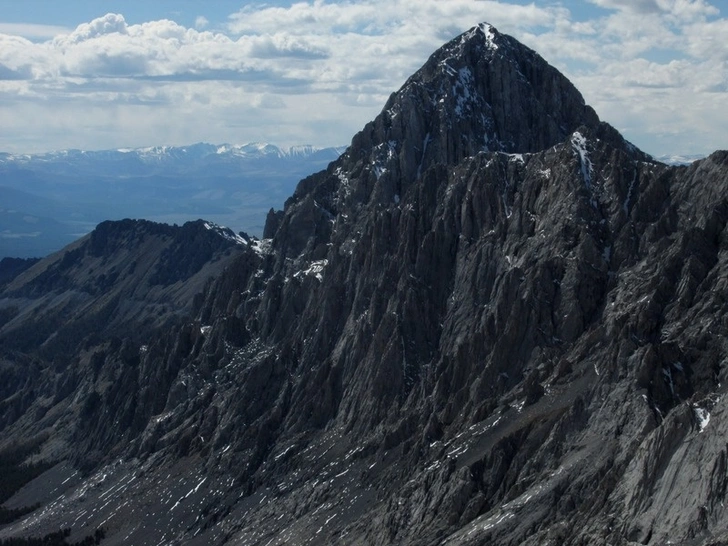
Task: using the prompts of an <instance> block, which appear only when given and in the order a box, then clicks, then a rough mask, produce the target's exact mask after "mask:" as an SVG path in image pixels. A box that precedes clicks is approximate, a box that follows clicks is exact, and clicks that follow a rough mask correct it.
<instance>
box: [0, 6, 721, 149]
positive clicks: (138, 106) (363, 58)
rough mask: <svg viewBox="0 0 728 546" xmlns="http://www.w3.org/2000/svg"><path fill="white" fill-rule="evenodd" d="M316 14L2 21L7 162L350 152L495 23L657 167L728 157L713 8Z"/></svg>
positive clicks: (391, 9) (265, 9) (329, 10)
mask: <svg viewBox="0 0 728 546" xmlns="http://www.w3.org/2000/svg"><path fill="white" fill-rule="evenodd" d="M590 3H591V4H592V5H593V6H592V7H593V9H592V10H590V11H589V12H588V13H587V14H586V15H585V14H584V13H583V12H580V13H577V10H576V9H571V10H570V9H569V6H570V5H569V3H568V2H567V3H553V4H548V3H540V4H539V5H538V6H537V5H535V4H533V3H531V4H526V5H523V4H516V3H511V2H500V1H491V0H449V1H448V2H441V1H439V0H417V1H415V0H365V1H362V2H334V1H324V0H314V1H307V2H297V3H293V4H289V5H285V6H264V5H248V6H246V7H244V8H243V9H241V10H240V11H238V12H236V13H232V14H230V16H229V18H228V19H227V20H226V21H224V22H222V23H219V24H217V26H215V24H214V23H210V21H209V20H208V19H207V18H206V17H204V16H202V15H200V16H199V17H197V19H196V21H195V25H194V27H195V28H187V27H184V26H182V25H180V24H178V23H176V22H174V21H171V20H166V19H163V20H153V21H148V22H145V23H142V24H129V23H127V21H126V20H125V18H124V16H123V15H122V14H118V13H109V14H106V15H104V16H102V17H99V18H97V19H94V20H92V21H89V22H84V23H81V24H79V25H78V26H77V27H76V28H75V29H65V30H64V29H62V28H58V27H48V26H43V25H21V24H3V22H2V21H1V20H0V113H1V114H0V115H2V119H3V134H2V136H1V137H0V150H2V151H14V152H34V151H45V150H50V149H60V148H82V149H100V148H115V147H126V146H146V145H156V144H177V145H179V144H189V143H192V142H197V141H210V142H216V143H221V142H233V143H239V142H247V141H255V140H260V141H269V142H274V143H276V144H279V145H291V144H301V143H310V144H314V145H338V144H345V143H348V142H349V141H350V139H351V137H352V136H353V134H354V133H355V132H356V131H358V130H359V129H361V127H362V126H363V125H364V124H365V123H366V122H367V121H369V120H370V119H372V118H373V117H374V116H375V115H376V114H377V113H378V112H379V110H380V109H381V107H382V106H383V105H384V103H385V101H386V98H387V97H388V95H389V94H390V93H391V92H393V91H395V90H396V89H397V88H399V87H400V86H401V85H402V83H404V81H405V79H406V78H407V77H408V76H409V75H410V74H411V73H413V72H414V71H415V70H417V68H419V66H421V65H422V64H423V63H424V62H425V60H426V59H427V57H428V56H429V55H430V54H431V53H432V52H433V51H434V50H435V49H437V48H438V47H439V46H440V45H442V44H443V43H444V42H446V41H447V40H449V39H451V38H453V37H454V36H456V35H458V34H460V33H461V32H463V31H465V30H467V29H468V28H470V27H472V26H473V25H474V24H476V23H478V22H481V21H487V22H489V23H491V24H493V25H494V26H495V27H496V28H498V29H499V30H500V31H501V32H505V33H507V34H511V35H513V36H514V37H516V38H517V39H519V40H521V41H522V42H524V43H525V44H526V45H528V46H530V47H532V48H534V49H536V50H537V51H538V52H539V53H540V54H541V55H542V56H543V57H544V58H545V59H547V60H548V61H549V62H550V63H551V64H553V65H555V66H556V67H557V68H559V69H560V70H562V71H563V72H564V73H565V74H566V75H567V76H568V77H569V78H570V79H571V80H572V81H573V82H574V83H575V84H576V86H577V87H578V88H579V89H580V90H581V91H582V93H583V94H584V96H585V98H586V100H587V102H588V103H589V104H591V105H592V106H593V107H594V108H595V109H596V110H597V113H598V114H599V115H600V117H601V118H602V119H604V120H605V121H608V122H610V123H611V124H613V125H614V126H615V127H617V128H618V129H619V130H621V131H622V132H623V133H624V134H625V136H626V137H627V138H628V139H630V140H632V141H633V142H634V143H635V144H637V145H638V146H639V147H641V148H643V149H644V150H645V151H647V152H649V153H653V154H657V155H659V154H668V153H669V154H676V153H684V154H689V153H709V152H710V151H712V150H714V149H716V148H728V129H727V127H728V113H726V109H725V104H726V98H727V97H728V41H727V40H725V36H728V19H726V18H725V17H724V16H723V15H722V14H721V13H720V12H719V10H718V9H717V7H716V5H715V2H709V1H707V0H629V1H628V0H591V2H590Z"/></svg>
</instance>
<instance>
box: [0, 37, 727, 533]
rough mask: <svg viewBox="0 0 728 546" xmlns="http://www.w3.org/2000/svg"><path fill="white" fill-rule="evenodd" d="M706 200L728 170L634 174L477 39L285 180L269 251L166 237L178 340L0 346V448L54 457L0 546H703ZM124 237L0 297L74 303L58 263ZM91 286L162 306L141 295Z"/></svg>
mask: <svg viewBox="0 0 728 546" xmlns="http://www.w3.org/2000/svg"><path fill="white" fill-rule="evenodd" d="M726 195H728V152H715V153H714V154H712V155H711V156H710V157H708V158H706V159H704V160H701V161H698V162H695V163H693V164H692V165H691V166H689V167H668V166H666V165H664V164H661V163H659V162H657V161H654V160H652V159H651V158H650V157H649V156H647V155H646V154H644V153H642V152H641V151H639V150H637V149H636V148H635V147H634V146H632V145H631V144H630V143H628V142H626V141H625V140H624V139H623V138H622V137H621V136H620V135H619V133H618V132H617V131H616V130H615V129H613V128H612V127H610V126H609V125H608V124H606V123H603V122H600V121H599V119H598V117H597V116H596V114H595V113H594V111H593V110H592V109H591V108H590V107H588V106H587V105H585V103H584V100H583V98H582V97H581V95H580V94H579V93H578V91H577V90H576V89H575V88H574V87H573V86H572V85H571V84H570V83H569V82H568V80H566V78H564V77H563V76H562V75H561V74H559V73H558V72H557V71H556V70H555V69H553V68H552V67H550V66H549V65H548V64H547V63H546V62H545V61H544V60H543V59H541V58H540V57H539V56H538V55H537V54H536V53H534V52H533V51H531V50H529V49H528V48H526V47H525V46H523V45H521V44H519V43H518V42H516V41H515V40H514V39H512V38H510V37H508V36H505V35H502V34H500V33H498V32H497V31H496V30H495V29H493V28H492V27H490V26H488V25H480V26H478V27H476V28H474V29H472V30H471V31H469V32H467V33H465V34H463V35H462V36H460V37H458V38H456V39H455V40H453V41H451V42H449V43H448V44H446V45H445V46H443V48H442V49H440V50H439V51H438V52H436V53H435V54H434V55H433V56H432V57H431V58H430V59H429V60H428V61H427V63H426V64H425V65H424V67H423V68H422V69H421V70H420V71H418V72H417V73H416V74H415V75H413V76H412V77H411V78H410V79H409V80H408V81H407V82H406V83H405V85H404V86H403V88H402V89H401V90H400V91H398V92H397V93H395V94H394V95H392V97H391V98H390V99H389V101H388V102H387V104H386V106H385V107H384V110H383V111H382V113H381V114H380V115H379V116H378V117H377V119H375V120H374V121H373V122H372V123H370V124H368V125H367V126H366V127H365V128H364V130H363V131H362V132H361V133H359V134H358V135H356V136H355V137H354V138H353V140H352V144H351V146H350V147H349V149H348V150H347V151H346V152H345V153H344V154H343V155H342V156H341V157H339V158H338V159H337V160H336V161H334V162H333V163H331V164H330V165H329V167H328V168H327V169H326V170H325V171H323V172H321V173H318V174H315V175H312V176H310V177H308V178H306V179H304V180H302V181H301V182H300V184H299V185H298V188H297V189H296V192H295V193H294V195H293V196H292V197H291V198H290V199H289V200H288V201H287V203H286V206H285V210H284V211H282V212H278V213H276V212H271V214H269V215H268V226H267V227H266V235H267V236H270V237H269V238H268V239H266V240H264V241H247V242H248V244H247V245H237V247H236V248H238V247H239V250H238V251H237V252H235V253H233V254H231V255H230V256H228V257H227V258H226V259H222V258H220V252H221V251H222V248H215V249H213V251H211V254H210V255H209V256H208V255H204V254H201V253H203V251H204V249H205V248H208V247H207V246H206V245H208V244H210V243H209V242H205V243H204V244H202V243H201V244H200V245H199V249H197V250H196V251H195V252H191V253H190V252H186V250H190V249H189V247H187V246H186V245H176V246H175V245H174V244H171V243H169V244H167V246H166V247H165V249H166V250H164V251H163V252H161V253H159V254H158V255H159V259H158V260H157V261H156V262H155V263H157V264H159V265H158V266H157V268H156V270H155V271H156V272H157V273H156V275H157V277H158V280H159V282H161V285H162V286H164V287H165V288H164V289H161V290H162V292H164V293H165V294H167V295H169V297H170V298H172V300H170V301H175V302H177V304H176V306H175V309H176V310H177V311H176V313H175V315H174V317H175V319H174V320H171V319H169V322H166V321H161V320H154V321H152V322H153V323H154V326H155V327H154V329H153V330H150V331H149V334H148V335H147V336H146V337H144V338H143V339H142V338H140V337H139V335H138V333H139V332H138V331H136V330H135V329H134V326H135V325H141V324H146V323H145V322H144V320H142V319H141V318H140V316H142V315H143V316H144V317H148V316H149V314H148V313H146V312H145V313H143V314H142V315H140V314H135V313H131V312H126V311H124V310H125V309H126V308H127V307H126V303H125V302H126V298H127V297H128V292H123V295H121V296H119V297H118V298H117V300H116V303H115V306H114V307H113V311H112V312H110V313H109V315H108V317H109V319H108V320H109V321H111V322H112V323H113V321H114V320H117V317H121V318H120V319H119V320H122V319H123V324H124V325H125V327H127V330H119V329H118V328H117V327H116V326H115V327H114V331H115V332H117V335H116V337H113V336H112V335H111V334H112V332H110V331H108V329H106V328H104V327H102V326H99V327H98V328H96V329H95V328H91V330H92V331H93V332H94V334H93V337H91V338H89V337H87V338H84V340H83V342H81V341H80V340H76V339H73V342H72V343H71V342H69V343H68V344H67V345H68V346H67V347H66V349H65V350H66V352H65V353H63V354H64V355H65V356H64V358H65V359H66V360H64V364H63V365H61V364H60V363H59V362H58V361H57V360H54V359H53V354H60V353H48V352H45V353H44V352H43V351H42V350H40V349H36V348H34V347H31V346H28V345H25V346H14V345H13V342H12V341H11V340H10V336H9V335H8V336H6V337H5V338H3V339H5V341H4V342H3V343H4V345H3V351H4V356H3V363H2V366H3V368H2V374H3V377H5V378H6V381H5V383H6V384H7V385H8V386H9V387H8V389H7V390H5V391H4V392H3V397H4V400H3V402H2V404H3V407H4V408H8V409H6V410H5V412H4V414H3V415H5V416H7V415H10V413H8V412H9V411H10V408H12V412H13V413H12V415H13V417H12V418H8V417H4V421H3V422H2V424H0V426H2V430H3V435H4V438H7V440H5V441H4V444H5V447H6V448H7V445H8V444H9V443H10V442H11V441H13V440H14V439H18V438H22V437H25V438H28V437H32V438H36V439H37V443H38V445H39V447H40V453H39V455H35V457H36V458H40V459H41V460H44V461H52V462H58V464H57V465H56V466H55V467H54V468H52V469H51V470H49V471H47V472H46V473H45V474H44V475H43V476H41V478H39V479H37V480H34V481H31V482H30V483H28V484H27V485H26V486H25V487H24V488H23V489H22V490H20V491H19V492H18V493H17V494H16V495H15V496H14V497H12V498H11V499H10V500H9V501H8V503H7V506H8V507H9V508H19V507H23V506H28V505H32V504H33V503H36V502H38V503H41V504H42V505H43V508H42V509H40V510H38V511H36V512H33V513H31V514H29V515H27V516H25V517H24V519H22V520H21V521H18V522H16V523H13V524H11V525H9V526H7V527H5V528H3V529H0V537H5V536H16V535H27V534H41V533H44V532H50V531H53V530H56V529H58V528H64V527H70V528H72V529H73V530H74V532H79V533H82V532H83V531H82V530H83V529H85V528H87V527H88V528H91V529H93V528H95V527H103V528H104V530H105V532H106V537H107V538H106V539H105V543H108V544H124V543H134V544H158V543H169V544H236V545H252V544H261V545H262V544H287V543H292V544H412V545H436V544H453V545H455V544H458V545H470V544H472V545H475V544H503V545H507V544H513V545H515V544H534V545H536V544H539V545H541V544H574V545H577V544H604V545H607V544H610V545H611V544H630V543H634V544H653V545H657V544H666V543H668V542H672V543H683V544H696V545H703V544H704V545H708V544H722V543H724V542H726V541H727V540H728V528H727V526H728V518H727V517H726V514H725V510H724V506H723V503H724V498H725V495H726V479H727V478H726V476H727V475H728V474H727V472H728V470H726V468H727V467H726V458H727V457H728V454H727V451H726V449H727V448H726V444H725V442H724V441H723V437H724V433H725V432H726V431H725V430H724V429H725V428H727V427H728V418H726V417H725V415H724V414H725V411H726V405H725V402H724V397H723V392H724V390H725V388H724V387H723V385H724V384H725V383H726V377H725V376H726V369H725V366H724V362H725V361H726V356H727V354H726V353H727V351H728V347H727V346H726V344H725V342H724V337H725V333H726V328H727V326H726V321H725V311H724V309H725V301H724V300H725V298H726V295H727V294H728V287H727V286H726V283H727V279H728V274H727V272H728V263H726V262H727V260H728V252H726V249H727V248H728V246H727V245H728V239H727V238H726V237H727V236H728V233H727V232H726V223H727V222H728V201H727V200H728V198H727V197H726ZM158 229H162V228H158ZM133 233H135V232H134V230H133V229H132V230H130V229H129V226H123V225H116V224H109V225H105V226H103V227H102V228H100V229H99V230H97V233H95V234H93V235H92V236H91V237H90V238H89V239H87V240H86V241H85V242H84V243H83V244H82V245H81V246H78V245H77V246H76V247H71V248H69V249H67V250H66V251H64V252H63V253H61V254H59V255H57V256H56V257H54V258H53V260H52V261H48V260H44V261H41V262H39V263H38V264H36V265H35V266H33V267H31V268H30V269H28V270H27V271H26V272H25V273H23V274H22V275H21V276H19V277H17V278H16V279H15V280H14V281H13V282H12V283H10V284H9V285H8V287H7V288H5V291H4V292H3V297H5V298H10V297H13V298H16V299H17V298H20V297H21V296H22V297H24V298H27V301H30V302H38V304H37V308H39V309H40V308H48V306H49V305H51V303H50V302H51V301H53V302H56V301H61V300H62V299H72V297H75V296H73V294H74V288H73V287H74V286H76V285H77V284H78V283H79V282H81V280H82V276H83V275H85V274H86V273H84V272H85V271H87V269H86V268H87V267H90V263H89V264H87V263H86V262H82V261H79V259H80V258H79V257H78V256H75V255H74V254H73V253H74V252H78V250H77V249H78V248H85V249H86V250H85V251H84V252H85V254H84V255H85V256H88V255H89V254H93V253H96V254H93V255H94V256H96V255H98V256H99V257H100V258H99V259H100V260H101V262H102V263H105V264H115V263H117V261H118V260H121V259H122V258H118V257H117V256H118V253H119V252H123V250H122V249H123V248H127V249H128V248H129V246H134V247H138V245H139V244H140V243H135V242H133V241H136V239H134V235H133ZM228 235H229V234H228ZM120 237H121V239H123V241H125V242H123V243H119V244H118V245H117V244H116V243H114V241H119V240H121V239H120ZM94 240H96V241H99V244H98V245H94V244H93V241H94ZM216 240H217V239H216ZM155 248H157V246H156V243H155ZM68 256H72V257H70V258H69V257H68ZM66 260H68V261H69V263H73V264H81V263H82V264H83V266H76V269H72V268H66V269H64V268H63V267H61V265H62V264H63V263H64V261H66ZM215 260H218V261H217V262H216V261H215ZM96 263H97V262H94V264H96ZM214 264H218V265H214ZM95 267H98V266H95ZM206 267H213V268H214V270H215V274H214V275H211V277H212V280H211V281H210V282H209V284H204V283H202V282H201V281H200V282H198V281H194V282H193V281H192V280H191V279H201V277H200V275H199V273H198V272H199V271H204V268H206ZM42 271H52V272H53V274H52V275H51V274H48V275H46V276H43V274H42V273H41V272H42ZM66 271H68V273H64V272H66ZM109 271H110V270H109ZM104 274H105V275H108V271H107V270H106V269H105V270H104ZM89 275H90V274H89ZM157 277H155V278H157ZM95 278H96V277H95ZM31 279H32V280H31ZM96 279H97V278H96ZM140 279H146V280H145V283H146V284H143V283H141V281H140ZM86 280H87V277H83V281H84V282H86ZM41 281H42V282H41ZM94 283H95V284H93V283H92V284H93V285H94V286H97V289H98V292H96V293H94V297H95V298H97V300H99V299H103V298H106V297H110V296H107V295H113V294H117V293H118V292H115V291H118V290H120V288H119V287H121V286H131V285H134V286H136V285H137V284H140V286H146V287H148V288H146V289H145V292H144V295H143V298H142V301H143V302H145V303H140V304H139V305H152V304H153V303H155V302H156V300H154V294H157V292H155V291H154V290H153V289H152V288H151V287H152V286H156V284H155V281H153V280H152V277H145V276H138V275H136V274H135V273H133V272H127V273H126V274H124V275H121V276H119V277H117V278H114V279H112V280H110V281H109V283H108V285H105V286H101V285H99V283H98V279H97V280H96V281H94ZM49 294H52V298H53V299H52V300H48V299H47V298H49ZM178 295H179V296H180V299H175V298H176V297H177V296H178ZM182 295H183V297H182ZM84 297H90V296H84ZM39 298H40V299H39ZM3 301H9V300H3ZM94 301H96V300H94ZM56 305H58V304H56ZM168 305H171V304H168ZM26 307H27V308H28V309H29V311H27V313H29V314H28V315H27V318H23V317H21V316H20V315H18V316H17V317H16V318H14V319H12V320H13V321H15V322H14V323H13V322H12V321H11V322H10V323H8V325H6V326H5V327H4V328H5V330H0V334H2V333H3V332H10V330H8V327H9V325H10V324H16V325H17V327H20V326H21V325H28V324H29V323H30V321H31V320H34V319H32V318H31V316H32V315H31V314H30V313H32V311H31V310H30V309H32V308H33V305H32V304H28V303H26ZM5 308H7V306H5ZM92 308H95V307H92ZM39 312H40V311H39ZM165 317H167V318H169V317H168V316H167V315H165ZM57 320H59V321H60V322H59V324H60V323H62V324H63V327H64V328H68V327H74V326H73V325H74V324H76V325H77V324H81V322H79V321H80V320H81V318H80V317H79V316H78V315H73V314H71V315H69V316H66V317H64V318H63V320H61V319H60V318H58V319H57ZM145 320H146V319H145ZM43 324H46V323H45V322H44V321H39V322H38V326H36V327H35V328H36V329H38V330H40V329H42V328H48V327H47V326H43ZM51 330H52V329H51ZM49 331H50V330H49ZM53 331H55V330H53ZM51 335H52V334H51ZM47 343H48V341H46V342H44V343H43V345H42V346H41V349H42V347H43V346H46V344H47ZM31 369H32V370H37V371H33V372H30V371H29V370H31ZM34 377H42V378H45V379H44V380H43V382H38V381H35V380H34ZM50 378H54V380H53V381H51V379H50ZM13 392H19V393H22V395H21V396H16V395H13V394H12V393H13ZM140 408H142V409H140ZM59 438H61V439H63V441H59V440H58V439H59ZM0 448H2V446H0ZM49 484H50V485H49Z"/></svg>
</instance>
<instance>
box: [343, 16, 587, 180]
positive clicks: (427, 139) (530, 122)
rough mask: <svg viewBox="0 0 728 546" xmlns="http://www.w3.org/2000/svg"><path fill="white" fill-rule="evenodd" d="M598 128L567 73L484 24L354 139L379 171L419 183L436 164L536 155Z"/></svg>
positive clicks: (444, 51)
mask: <svg viewBox="0 0 728 546" xmlns="http://www.w3.org/2000/svg"><path fill="white" fill-rule="evenodd" d="M598 124H599V118H598V116H597V115H596V113H595V112H594V110H593V109H592V108H591V107H589V106H588V105H586V103H585V101H584V98H583V97H582V95H581V93H579V91H578V90H577V89H576V88H575V87H574V85H573V84H572V83H571V82H570V81H569V80H568V79H567V78H566V77H565V76H564V75H563V74H561V73H560V72H559V71H558V70H557V69H556V68H554V67H552V66H551V65H549V64H548V63H547V62H546V61H545V60H544V59H543V58H542V57H541V56H540V55H538V54H537V53H536V52H535V51H533V50H532V49H530V48H528V47H526V46H525V45H523V44H521V43H520V42H518V41H517V40H515V39H514V38H511V37H510V36H507V35H505V34H501V33H500V32H498V30H496V29H495V28H494V27H492V26H491V25H489V24H487V23H482V24H480V25H478V26H476V27H473V28H472V29H470V30H468V31H467V32H465V33H463V34H461V35H460V36H458V37H456V38H454V39H453V40H451V41H450V42H448V43H446V44H445V45H444V46H442V47H441V48H440V49H438V50H437V51H436V52H435V53H433V54H432V56H431V57H430V58H429V59H428V60H427V62H426V63H425V64H424V65H423V66H422V68H421V69H420V70H418V71H417V72H416V73H415V74H414V75H412V76H411V77H410V78H409V79H408V80H407V81H406V82H405V84H404V85H403V86H402V88H401V89H400V90H399V91H398V92H396V93H394V94H392V95H391V97H390V98H389V100H388V101H387V104H386V105H385V107H384V109H383V111H382V112H381V114H380V115H379V116H378V117H377V118H376V119H375V120H374V121H373V122H371V123H370V124H368V125H367V126H366V127H365V128H364V130H363V131H362V132H361V133H359V134H358V135H356V136H355V137H354V139H353V141H352V153H354V154H358V155H361V154H362V153H368V154H370V156H372V157H371V159H372V160H373V161H374V162H375V163H376V162H378V163H380V164H381V168H379V169H377V172H379V173H382V172H385V171H387V172H390V173H392V172H393V171H394V172H393V175H394V176H396V177H397V178H400V179H403V180H405V181H408V182H411V181H413V180H414V179H416V178H418V177H419V176H421V175H422V173H423V170H424V169H426V168H427V167H429V166H431V165H435V164H446V165H454V164H457V163H458V162H459V161H460V160H462V159H463V158H465V157H469V156H472V155H475V154H477V153H478V152H481V151H501V152H506V153H526V152H536V151H540V150H544V149H547V148H549V147H551V146H553V145H555V144H558V143H560V142H563V141H564V140H566V139H567V138H568V137H569V135H570V134H571V133H573V132H574V131H575V130H576V129H578V128H579V127H581V126H589V127H595V126H596V125H598ZM387 150H393V153H391V154H390V153H388V152H387ZM388 158H389V159H391V160H392V164H390V165H387V163H388V161H389V160H388ZM395 158H396V159H395ZM394 163H397V165H394Z"/></svg>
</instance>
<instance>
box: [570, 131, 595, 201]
mask: <svg viewBox="0 0 728 546" xmlns="http://www.w3.org/2000/svg"><path fill="white" fill-rule="evenodd" d="M571 147H572V148H573V150H574V153H575V154H576V155H577V156H578V157H579V163H580V164H581V176H582V178H583V179H584V184H586V187H587V188H591V183H592V175H593V172H594V167H593V166H592V162H591V159H589V154H588V152H587V149H586V138H585V137H584V135H582V134H581V133H580V132H579V131H576V132H575V133H574V134H573V135H571Z"/></svg>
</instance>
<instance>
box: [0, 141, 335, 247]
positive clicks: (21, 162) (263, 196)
mask: <svg viewBox="0 0 728 546" xmlns="http://www.w3.org/2000/svg"><path fill="white" fill-rule="evenodd" d="M344 149H345V147H331V148H317V147H314V146H293V147H290V148H282V147H278V146H275V145H273V144H268V143H249V144H243V145H231V144H220V145H215V144H207V143H198V144H193V145H190V146H180V147H174V146H155V147H149V148H137V149H128V148H126V149H117V150H100V151H82V150H63V151H57V152H49V153H44V154H33V155H25V154H9V153H0V258H1V257H3V256H12V257H41V256H45V255H47V254H49V253H51V252H54V251H56V250H58V249H60V248H62V247H63V246H65V245H66V244H68V243H70V242H71V241H73V240H75V239H77V238H78V237H80V236H81V235H84V234H85V233H88V232H89V231H91V230H92V229H93V228H94V226H96V225H97V224H98V223H99V222H102V221H104V220H118V219H122V218H145V219H150V220H155V221H158V222H165V223H170V224H173V223H179V224H182V223H184V222H186V221H189V220H195V219H198V218H205V219H208V220H212V221H214V222H216V223H219V224H221V225H225V226H228V227H231V228H232V229H234V230H236V231H239V230H242V231H245V232H248V233H250V234H252V235H261V234H262V229H263V222H264V221H265V215H266V212H267V211H268V210H269V209H270V208H281V206H282V205H283V202H284V200H285V198H286V197H287V196H289V195H290V194H291V193H292V192H293V190H294V189H295V187H296V183H297V182H298V181H299V180H300V179H301V178H303V177H305V176H307V175H309V174H311V173H314V172H317V171H320V170H321V169H323V168H325V167H326V166H327V165H328V164H329V163H330V162H331V161H333V160H334V159H336V158H337V157H338V156H339V155H340V154H341V152H342V151H343V150H344Z"/></svg>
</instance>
